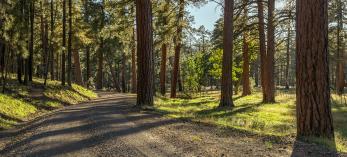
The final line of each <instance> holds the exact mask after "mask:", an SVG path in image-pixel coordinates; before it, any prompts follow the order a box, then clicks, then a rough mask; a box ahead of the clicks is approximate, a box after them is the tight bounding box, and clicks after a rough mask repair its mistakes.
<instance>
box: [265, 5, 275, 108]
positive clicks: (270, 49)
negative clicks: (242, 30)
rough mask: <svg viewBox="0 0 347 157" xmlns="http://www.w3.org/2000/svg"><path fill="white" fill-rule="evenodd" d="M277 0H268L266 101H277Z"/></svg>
mask: <svg viewBox="0 0 347 157" xmlns="http://www.w3.org/2000/svg"><path fill="white" fill-rule="evenodd" d="M274 12H275V0H269V1H268V26H267V27H268V32H267V36H268V37H267V40H268V41H267V54H266V69H267V70H266V73H265V75H267V76H266V79H267V81H266V84H265V85H266V86H267V87H266V89H267V90H266V92H267V94H266V97H265V99H264V100H263V102H265V103H274V102H275V80H274V73H275V72H274V67H275V26H274V18H275V15H274Z"/></svg>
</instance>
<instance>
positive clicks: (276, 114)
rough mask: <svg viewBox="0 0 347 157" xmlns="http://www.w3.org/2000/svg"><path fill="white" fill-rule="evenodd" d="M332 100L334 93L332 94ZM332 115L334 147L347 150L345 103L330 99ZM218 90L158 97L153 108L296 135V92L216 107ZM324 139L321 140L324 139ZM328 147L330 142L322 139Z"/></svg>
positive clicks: (179, 115)
mask: <svg viewBox="0 0 347 157" xmlns="http://www.w3.org/2000/svg"><path fill="white" fill-rule="evenodd" d="M332 97H333V100H335V99H336V95H333V96H332ZM333 102H335V103H333V104H332V108H333V118H334V126H335V135H336V145H334V147H336V148H337V149H338V150H339V151H342V152H347V142H346V141H347V125H346V124H347V118H346V117H347V105H346V106H345V105H343V104H341V103H336V102H337V101H333ZM218 103H219V93H218V92H212V93H202V94H201V93H199V94H192V98H191V99H186V98H184V99H182V98H177V99H169V98H165V97H157V98H156V100H155V107H156V109H157V111H158V112H161V113H163V114H165V115H167V116H169V117H174V118H189V119H192V120H195V121H202V122H207V123H212V124H216V125H219V126H223V127H230V128H236V129H239V130H245V131H248V132H252V133H256V134H260V135H271V136H279V137H286V136H291V137H294V136H295V134H296V117H295V115H296V109H295V108H296V107H295V92H293V91H289V92H286V91H280V92H277V96H276V103H273V104H264V103H262V94H261V92H259V91H257V92H254V94H252V95H249V96H245V97H241V96H239V95H236V96H234V104H235V107H233V108H232V109H230V108H218ZM323 141H324V140H323ZM323 144H327V145H328V146H329V147H332V145H331V143H329V142H325V143H323Z"/></svg>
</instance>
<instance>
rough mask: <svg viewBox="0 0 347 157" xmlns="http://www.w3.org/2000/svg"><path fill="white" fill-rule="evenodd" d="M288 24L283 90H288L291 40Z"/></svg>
mask: <svg viewBox="0 0 347 157" xmlns="http://www.w3.org/2000/svg"><path fill="white" fill-rule="evenodd" d="M290 24H291V22H289V24H288V37H287V54H286V56H287V57H286V70H285V81H286V82H285V89H287V90H289V67H290V40H291V38H292V36H291V30H290Z"/></svg>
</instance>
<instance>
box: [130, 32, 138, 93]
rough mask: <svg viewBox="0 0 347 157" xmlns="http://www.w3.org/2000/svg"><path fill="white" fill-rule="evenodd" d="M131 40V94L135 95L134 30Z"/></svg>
mask: <svg viewBox="0 0 347 157" xmlns="http://www.w3.org/2000/svg"><path fill="white" fill-rule="evenodd" d="M133 39H134V45H132V46H131V93H136V90H137V89H136V86H137V85H136V83H137V74H136V46H135V42H136V39H135V28H134V31H133Z"/></svg>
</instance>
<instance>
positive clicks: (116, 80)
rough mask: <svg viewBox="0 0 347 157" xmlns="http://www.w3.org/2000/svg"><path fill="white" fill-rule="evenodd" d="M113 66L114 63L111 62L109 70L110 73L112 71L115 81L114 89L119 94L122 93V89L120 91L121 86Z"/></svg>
mask: <svg viewBox="0 0 347 157" xmlns="http://www.w3.org/2000/svg"><path fill="white" fill-rule="evenodd" d="M112 64H113V63H112V62H111V63H109V64H108V65H109V68H110V71H111V75H112V79H113V87H114V88H115V89H116V91H117V92H120V91H121V89H120V86H119V82H118V79H117V75H116V73H115V69H113V67H112Z"/></svg>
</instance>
